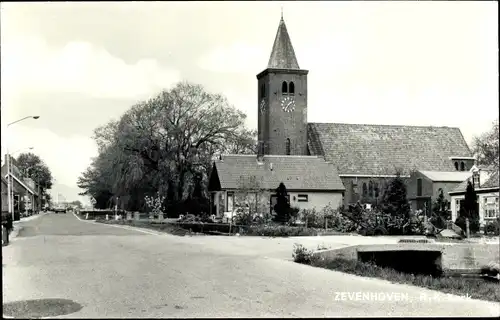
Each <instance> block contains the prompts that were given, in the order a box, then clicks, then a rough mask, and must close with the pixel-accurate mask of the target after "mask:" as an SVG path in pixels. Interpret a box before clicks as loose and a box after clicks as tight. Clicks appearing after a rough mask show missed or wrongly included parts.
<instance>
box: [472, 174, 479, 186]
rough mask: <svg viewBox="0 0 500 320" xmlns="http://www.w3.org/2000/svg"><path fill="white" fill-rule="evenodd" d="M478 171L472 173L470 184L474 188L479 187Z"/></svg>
mask: <svg viewBox="0 0 500 320" xmlns="http://www.w3.org/2000/svg"><path fill="white" fill-rule="evenodd" d="M479 177H480V176H479V172H474V173H473V174H472V185H473V186H474V189H476V188H479V187H480V184H479V183H480V180H479Z"/></svg>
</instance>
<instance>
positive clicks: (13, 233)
mask: <svg viewBox="0 0 500 320" xmlns="http://www.w3.org/2000/svg"><path fill="white" fill-rule="evenodd" d="M46 214H47V212H40V213H39V214H35V215H32V216H29V217H25V218H21V220H19V221H14V223H13V224H14V228H13V230H12V231H11V232H10V234H9V242H11V241H12V240H13V239H14V238H16V237H17V235H18V234H19V231H21V229H22V228H23V225H22V224H23V223H24V222H28V221H31V220H35V219H38V218H40V217H42V216H44V215H46Z"/></svg>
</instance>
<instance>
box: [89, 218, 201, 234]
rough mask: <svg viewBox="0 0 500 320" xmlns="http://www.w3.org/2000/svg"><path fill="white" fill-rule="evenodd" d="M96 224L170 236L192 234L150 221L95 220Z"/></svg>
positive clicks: (173, 225) (169, 224)
mask: <svg viewBox="0 0 500 320" xmlns="http://www.w3.org/2000/svg"><path fill="white" fill-rule="evenodd" d="M96 222H99V223H104V224H116V225H125V226H131V227H137V228H144V229H149V230H154V231H159V232H164V233H168V234H172V235H175V236H185V235H187V234H192V233H191V232H189V230H186V229H183V228H180V227H179V226H177V225H175V224H171V223H151V222H150V221H126V220H102V219H97V220H96Z"/></svg>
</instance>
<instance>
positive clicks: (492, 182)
mask: <svg viewBox="0 0 500 320" xmlns="http://www.w3.org/2000/svg"><path fill="white" fill-rule="evenodd" d="M469 181H471V182H472V176H471V177H469V178H467V179H466V180H464V181H462V183H460V184H459V185H458V186H456V188H455V189H453V190H451V191H450V192H449V193H465V191H466V190H467V185H468V183H469ZM498 187H499V185H498V172H496V173H494V174H492V175H491V177H489V178H488V179H487V180H486V181H485V182H484V183H481V184H480V188H477V189H476V191H478V190H482V189H490V188H498Z"/></svg>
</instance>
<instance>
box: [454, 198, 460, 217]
mask: <svg viewBox="0 0 500 320" xmlns="http://www.w3.org/2000/svg"><path fill="white" fill-rule="evenodd" d="M460 200H461V199H457V200H455V209H456V211H457V214H458V213H460Z"/></svg>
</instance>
